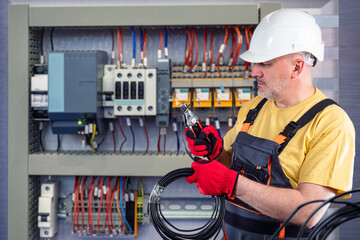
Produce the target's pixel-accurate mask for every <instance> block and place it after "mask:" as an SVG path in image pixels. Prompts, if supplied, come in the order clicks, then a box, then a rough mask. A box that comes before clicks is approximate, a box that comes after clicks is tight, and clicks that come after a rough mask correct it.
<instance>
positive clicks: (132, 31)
mask: <svg viewBox="0 0 360 240" xmlns="http://www.w3.org/2000/svg"><path fill="white" fill-rule="evenodd" d="M131 36H132V43H133V59H136V37H135V29H134V27H131Z"/></svg>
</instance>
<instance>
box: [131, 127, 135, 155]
mask: <svg viewBox="0 0 360 240" xmlns="http://www.w3.org/2000/svg"><path fill="white" fill-rule="evenodd" d="M130 131H131V135H132V139H133V146H132V151H131V152H132V153H134V152H135V134H134V129H133V127H132V126H130Z"/></svg>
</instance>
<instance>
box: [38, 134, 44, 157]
mask: <svg viewBox="0 0 360 240" xmlns="http://www.w3.org/2000/svg"><path fill="white" fill-rule="evenodd" d="M42 132H43V130H40V131H39V135H40V136H39V141H40V151H42V152H43V151H45V148H44V145H43V141H42Z"/></svg>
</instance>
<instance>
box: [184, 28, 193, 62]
mask: <svg viewBox="0 0 360 240" xmlns="http://www.w3.org/2000/svg"><path fill="white" fill-rule="evenodd" d="M188 39H189V49H188V52H187V55H186V50H187V45H188V44H187V40H188ZM191 49H192V45H191V34H190V31H189V30H188V29H186V43H185V64H184V65H185V66H187V65H188V64H189V59H190V51H191Z"/></svg>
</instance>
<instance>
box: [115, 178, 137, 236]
mask: <svg viewBox="0 0 360 240" xmlns="http://www.w3.org/2000/svg"><path fill="white" fill-rule="evenodd" d="M122 181H123V177H120V196H119V198H120V207H121V213H122V215H123V218H124V221H125V223H126V226H127V227H128V229H129V231H130V233H131V234H133V233H134V232H133V230H132V228H131V226H130V224H129V223H128V221H127V220H126V216H125V212H124V205H123V199H122Z"/></svg>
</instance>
